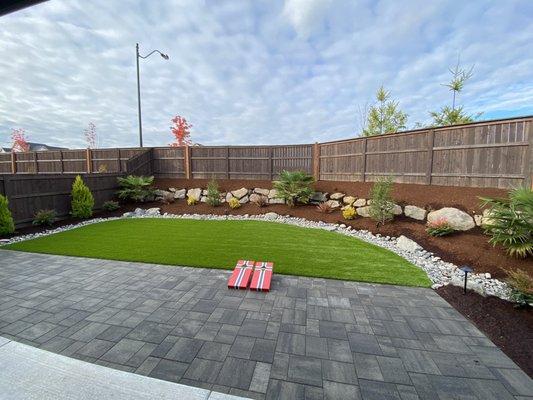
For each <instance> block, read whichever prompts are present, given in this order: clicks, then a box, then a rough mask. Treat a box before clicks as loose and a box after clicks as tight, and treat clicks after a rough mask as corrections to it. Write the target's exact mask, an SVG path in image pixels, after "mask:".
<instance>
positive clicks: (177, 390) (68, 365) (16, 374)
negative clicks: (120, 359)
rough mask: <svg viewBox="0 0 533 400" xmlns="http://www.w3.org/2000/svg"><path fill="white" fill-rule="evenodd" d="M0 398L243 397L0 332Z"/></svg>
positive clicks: (140, 399) (163, 399) (230, 399)
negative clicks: (106, 364) (104, 362)
mask: <svg viewBox="0 0 533 400" xmlns="http://www.w3.org/2000/svg"><path fill="white" fill-rule="evenodd" d="M0 398H2V399H3V400H28V399H39V400H87V399H98V400H109V399H128V400H171V399H173V400H175V399H187V400H246V399H244V398H243V397H235V396H231V395H228V394H222V393H216V392H211V391H209V390H205V389H199V388H195V387H192V386H186V385H180V384H178V383H172V382H167V381H162V380H159V379H153V378H148V377H145V376H142V375H137V374H132V373H129V372H123V371H119V370H116V369H112V368H107V367H102V366H100V365H96V364H90V363H86V362H84V361H80V360H76V359H75V358H69V357H65V356H61V355H58V354H54V353H51V352H49V351H45V350H40V349H36V348H35V347H31V346H27V345H25V344H21V343H16V342H12V341H9V340H7V339H5V338H2V337H0Z"/></svg>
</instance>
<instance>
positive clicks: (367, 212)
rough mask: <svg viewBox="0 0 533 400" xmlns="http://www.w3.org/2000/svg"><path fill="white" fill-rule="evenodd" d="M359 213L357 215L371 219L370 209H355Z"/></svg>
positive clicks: (365, 207) (367, 207)
mask: <svg viewBox="0 0 533 400" xmlns="http://www.w3.org/2000/svg"><path fill="white" fill-rule="evenodd" d="M355 211H357V215H360V216H361V217H365V218H368V217H370V207H369V206H364V207H358V208H356V209H355Z"/></svg>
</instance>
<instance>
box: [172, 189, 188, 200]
mask: <svg viewBox="0 0 533 400" xmlns="http://www.w3.org/2000/svg"><path fill="white" fill-rule="evenodd" d="M186 194H187V189H174V198H175V199H184V198H185V195H186Z"/></svg>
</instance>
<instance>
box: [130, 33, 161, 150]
mask: <svg viewBox="0 0 533 400" xmlns="http://www.w3.org/2000/svg"><path fill="white" fill-rule="evenodd" d="M154 53H159V54H160V55H161V57H163V58H164V59H165V60H168V59H169V57H168V54H164V53H161V52H160V51H159V50H153V51H152V52H151V53H149V54H147V55H146V56H141V55H140V54H139V43H137V44H136V45H135V59H136V61H137V104H138V107H139V147H143V126H142V118H141V78H140V73H139V58H148V57H150V56H151V55H152V54H154Z"/></svg>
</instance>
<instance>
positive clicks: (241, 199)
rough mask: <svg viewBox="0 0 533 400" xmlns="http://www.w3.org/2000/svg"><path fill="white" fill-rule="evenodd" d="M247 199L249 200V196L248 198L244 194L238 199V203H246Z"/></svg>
mask: <svg viewBox="0 0 533 400" xmlns="http://www.w3.org/2000/svg"><path fill="white" fill-rule="evenodd" d="M249 201H250V198H249V197H248V196H244V197H241V198H240V199H239V203H241V204H246V203H248V202H249Z"/></svg>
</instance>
